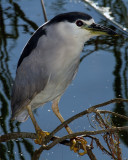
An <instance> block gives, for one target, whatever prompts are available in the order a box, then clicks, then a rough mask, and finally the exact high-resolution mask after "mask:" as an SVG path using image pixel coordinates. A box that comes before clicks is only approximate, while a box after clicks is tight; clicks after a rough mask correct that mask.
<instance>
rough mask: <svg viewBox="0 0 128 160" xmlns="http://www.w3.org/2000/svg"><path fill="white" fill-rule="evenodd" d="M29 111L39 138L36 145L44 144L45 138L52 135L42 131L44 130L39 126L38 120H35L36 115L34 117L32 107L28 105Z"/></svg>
mask: <svg viewBox="0 0 128 160" xmlns="http://www.w3.org/2000/svg"><path fill="white" fill-rule="evenodd" d="M27 110H28V114H29V116H30V118H31V120H32V123H33V125H34V127H35V131H36V133H37V136H38V138H37V139H35V143H37V144H42V143H43V140H44V138H45V137H46V136H47V135H49V134H50V133H49V132H46V131H42V129H41V128H40V127H39V125H38V124H37V122H36V119H35V117H34V115H33V113H32V109H31V105H28V106H27Z"/></svg>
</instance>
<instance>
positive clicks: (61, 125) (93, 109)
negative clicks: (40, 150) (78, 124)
mask: <svg viewBox="0 0 128 160" xmlns="http://www.w3.org/2000/svg"><path fill="white" fill-rule="evenodd" d="M120 102H128V99H123V98H115V99H112V100H109V101H107V102H104V103H101V104H98V105H94V106H92V107H90V108H88V109H86V110H85V111H83V112H80V113H78V114H76V115H74V116H72V117H71V118H69V119H68V120H66V121H64V122H63V123H62V124H60V125H59V126H58V127H57V128H56V129H55V130H53V131H52V132H51V133H50V135H49V136H48V137H47V139H46V143H47V142H49V141H50V139H51V138H52V137H53V136H54V134H55V133H56V132H58V131H59V130H61V129H62V128H63V127H65V126H66V125H67V124H69V123H71V122H72V121H74V120H75V119H77V118H79V117H82V116H83V115H86V114H88V113H92V112H95V110H96V109H97V108H99V107H103V106H107V105H109V104H111V103H120Z"/></svg>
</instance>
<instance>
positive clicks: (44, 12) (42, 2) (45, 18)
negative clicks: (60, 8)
mask: <svg viewBox="0 0 128 160" xmlns="http://www.w3.org/2000/svg"><path fill="white" fill-rule="evenodd" d="M41 4H42V9H43V15H44V20H45V22H47V21H48V19H47V14H46V10H45V5H44V1H43V0H41Z"/></svg>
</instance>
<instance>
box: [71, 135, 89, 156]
mask: <svg viewBox="0 0 128 160" xmlns="http://www.w3.org/2000/svg"><path fill="white" fill-rule="evenodd" d="M71 142H72V146H71V147H70V149H71V150H73V151H74V152H75V153H78V154H79V155H81V156H83V155H84V154H87V150H86V144H87V141H86V140H85V139H84V138H83V137H76V138H73V139H72V140H71ZM78 143H81V145H82V148H80V147H78ZM80 149H83V150H84V152H80Z"/></svg>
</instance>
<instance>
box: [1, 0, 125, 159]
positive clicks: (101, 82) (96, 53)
mask: <svg viewBox="0 0 128 160" xmlns="http://www.w3.org/2000/svg"><path fill="white" fill-rule="evenodd" d="M94 2H99V4H98V6H99V7H109V8H110V11H111V12H112V13H111V14H110V17H113V20H114V21H115V22H117V23H119V24H121V25H122V26H123V27H125V28H128V1H126V0H124V1H114V0H112V1H109V2H108V1H107V0H100V1H96V0H95V1H94ZM93 4H94V3H93ZM45 6H46V12H47V17H48V19H51V18H52V17H54V16H55V15H57V14H59V13H62V12H69V11H82V12H85V13H88V14H90V15H91V16H92V17H93V18H94V19H95V21H96V23H100V24H102V25H106V26H108V27H111V28H112V27H115V28H116V29H117V32H118V33H119V34H121V35H122V34H123V32H122V30H121V29H119V27H118V26H116V25H114V24H113V23H112V21H110V20H108V19H106V18H105V17H104V16H102V15H101V14H100V13H99V12H97V11H96V10H95V9H94V8H92V7H91V6H89V5H88V4H87V3H85V2H84V1H77V0H76V1H73V0H70V1H68V0H50V1H45ZM107 13H108V12H107ZM43 23H44V18H43V12H42V7H41V3H40V1H39V0H38V1H35V0H31V1H30V0H25V1H21V0H18V1H16V0H14V1H8V0H0V124H1V125H0V135H2V134H6V133H10V132H19V131H22V132H35V131H34V127H33V125H32V122H31V120H30V119H28V120H27V121H26V122H25V123H17V122H12V121H10V118H11V109H10V93H11V86H12V83H13V79H14V77H15V71H16V66H17V61H18V59H19V57H20V54H21V51H22V49H23V47H24V45H25V44H26V42H27V41H28V40H29V38H30V37H31V35H32V33H33V32H34V31H35V30H36V29H37V27H38V26H40V25H41V24H43ZM127 34H128V33H127ZM87 54H88V56H85V57H83V56H84V55H87ZM81 57H83V60H82V62H81V64H80V67H79V71H78V73H77V76H76V78H75V80H74V81H73V82H72V84H71V85H70V86H69V88H68V89H67V90H66V92H65V93H64V95H63V97H62V98H61V101H60V112H61V113H62V115H63V117H64V118H65V119H68V118H69V117H71V116H73V115H74V114H76V113H79V112H81V111H83V110H85V109H87V108H88V107H90V106H92V105H95V104H98V103H101V102H105V101H107V100H110V99H112V98H115V97H122V98H128V38H127V37H126V36H125V35H124V37H123V36H119V37H107V36H103V37H95V38H93V39H91V40H89V41H88V42H87V43H86V44H85V47H84V50H83V52H82V54H81ZM127 108H128V104H126V103H121V104H118V105H117V104H112V105H109V107H105V108H104V109H108V110H112V111H116V112H119V113H120V114H124V115H128V109H127ZM35 117H36V120H37V122H38V124H39V126H40V127H41V128H42V129H43V130H47V131H49V132H50V131H52V130H53V129H55V128H56V127H57V125H59V124H60V122H59V120H58V119H57V118H56V116H55V115H54V114H53V112H52V110H51V103H48V104H46V105H45V106H44V107H40V108H39V109H38V110H36V112H35ZM113 122H114V124H115V125H118V126H124V125H127V122H126V121H125V120H121V119H118V118H113ZM70 127H71V128H72V130H73V131H74V132H75V131H82V130H85V129H86V130H92V129H91V128H90V124H89V122H88V121H87V119H86V117H83V118H80V119H78V120H76V121H74V122H73V123H71V124H70ZM65 134H67V133H66V131H65V130H64V129H63V130H61V131H60V132H58V133H57V135H58V136H63V135H65ZM127 137H128V132H122V133H121V134H120V139H121V140H120V142H121V144H120V146H121V149H122V153H123V159H126V158H127V159H128V155H127V150H128V148H127V147H128V140H127ZM102 143H103V141H102ZM103 144H104V143H103ZM38 148H39V146H38V145H35V143H34V142H33V141H32V140H28V139H24V140H22V139H19V140H17V141H15V140H13V141H9V142H6V143H0V158H1V159H2V160H3V159H4V160H8V159H16V160H17V159H22V160H24V159H31V157H32V154H33V153H34V151H35V150H36V149H38ZM94 153H95V155H96V157H97V159H98V160H100V159H103V158H104V159H106V160H108V159H109V158H110V157H109V158H108V156H106V155H105V154H103V153H102V152H101V151H100V150H99V149H98V148H97V147H96V146H95V149H94ZM40 159H45V160H47V159H48V160H60V159H74V160H75V159H76V160H79V159H80V160H84V159H89V158H88V157H87V156H86V155H85V156H83V157H80V156H78V155H77V154H75V153H73V152H72V151H70V149H69V147H65V146H62V145H59V144H58V145H56V146H55V147H54V148H52V149H51V150H50V151H44V152H43V153H42V154H41V158H40Z"/></svg>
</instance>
